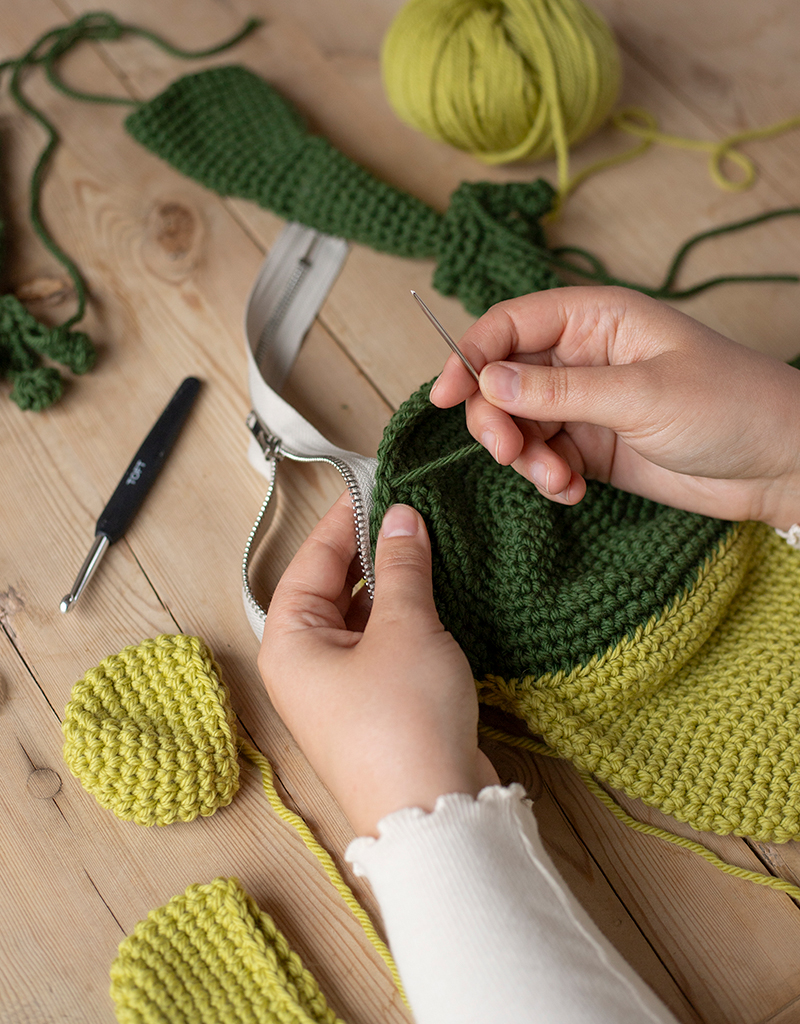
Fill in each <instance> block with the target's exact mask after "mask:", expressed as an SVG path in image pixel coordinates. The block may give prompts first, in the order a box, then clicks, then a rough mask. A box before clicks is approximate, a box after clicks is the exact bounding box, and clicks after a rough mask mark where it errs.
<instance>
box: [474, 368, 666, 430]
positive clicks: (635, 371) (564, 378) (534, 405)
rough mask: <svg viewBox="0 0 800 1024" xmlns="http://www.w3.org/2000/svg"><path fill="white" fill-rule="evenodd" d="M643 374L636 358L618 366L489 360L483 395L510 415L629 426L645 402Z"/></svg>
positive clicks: (618, 427) (646, 381)
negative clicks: (534, 363)
mask: <svg viewBox="0 0 800 1024" xmlns="http://www.w3.org/2000/svg"><path fill="white" fill-rule="evenodd" d="M648 384H649V377H648V374H647V372H646V371H644V372H643V367H642V364H641V363H631V364H623V365H621V366H536V365H530V364H525V363H514V362H498V363H489V364H488V365H487V366H485V367H484V368H483V370H482V372H481V379H480V387H481V393H482V394H483V396H484V398H486V400H487V401H488V402H490V403H491V404H492V405H494V406H496V407H497V408H499V409H502V410H503V411H504V412H507V413H508V414H509V415H511V416H521V417H524V418H525V419H530V420H538V421H540V422H552V423H578V422H580V423H594V424H596V425H597V426H601V427H611V428H612V429H613V430H617V431H620V430H623V431H624V430H628V429H633V428H634V427H635V426H636V424H637V423H638V422H639V420H640V419H641V410H642V407H643V404H644V408H647V407H648V402H647V393H649V391H650V388H649V387H648Z"/></svg>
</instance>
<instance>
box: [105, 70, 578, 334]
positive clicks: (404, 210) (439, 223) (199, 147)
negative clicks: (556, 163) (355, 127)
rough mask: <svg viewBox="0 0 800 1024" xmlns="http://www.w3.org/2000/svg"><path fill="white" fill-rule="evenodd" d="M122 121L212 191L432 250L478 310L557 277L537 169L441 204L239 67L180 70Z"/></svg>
mask: <svg viewBox="0 0 800 1024" xmlns="http://www.w3.org/2000/svg"><path fill="white" fill-rule="evenodd" d="M125 126H126V128H127V130H128V131H129V132H130V134H131V135H132V136H133V137H134V138H135V139H136V140H137V141H139V142H140V143H141V144H142V145H143V146H146V147H147V148H148V149H149V150H151V151H152V152H153V153H156V154H157V155H158V156H160V157H161V158H162V159H164V160H166V161H168V162H169V163H170V164H172V166H173V167H175V168H177V170H179V171H181V172H182V173H183V174H186V175H188V176H189V177H190V178H193V179H194V180H195V181H199V182H201V183H202V184H203V185H205V186H206V187H207V188H210V189H213V190H214V191H215V192H218V193H220V194H221V195H224V196H235V197H237V198H240V199H249V200H252V201H253V202H256V203H258V204H259V205H261V206H263V207H265V208H267V209H269V210H272V211H273V212H274V213H277V214H278V215H279V216H281V217H284V218H286V219H287V220H296V221H300V222H301V223H303V224H308V225H309V226H311V227H314V228H316V229H317V230H318V231H324V232H326V233H327V234H331V235H339V236H341V237H343V238H348V239H351V240H352V241H355V242H360V243H362V244H363V245H368V246H370V247H371V248H373V249H377V250H379V251H380V252H389V253H392V254H394V255H396V256H406V257H410V258H415V259H423V258H425V259H435V260H437V263H438V266H437V270H436V274H435V276H434V285H435V286H436V288H438V289H439V291H441V292H442V293H443V294H445V295H457V296H458V297H459V298H460V299H461V301H462V302H463V303H464V306H465V307H466V308H467V309H468V310H469V312H471V313H472V314H473V315H475V316H479V315H480V314H481V313H483V312H485V311H486V310H487V309H488V308H489V306H491V305H492V304H493V303H494V302H497V301H499V300H500V299H507V298H510V297H512V296H514V295H523V294H526V293H527V292H532V291H538V290H540V289H542V288H553V287H556V286H557V285H559V284H561V280H560V278H559V277H558V276H557V275H556V274H555V273H554V271H553V270H552V269H551V268H550V265H549V259H550V254H549V251H548V250H547V247H546V244H545V239H544V234H543V232H542V229H541V226H540V224H539V220H540V218H541V217H542V215H543V214H545V213H547V212H548V210H549V209H550V208H551V206H552V203H553V198H554V191H553V189H552V187H551V186H550V185H549V184H548V183H547V182H546V181H536V182H533V183H529V184H528V183H526V184H516V183H515V184H512V185H493V184H488V183H485V182H478V183H470V182H467V183H465V184H463V185H461V186H460V187H459V188H458V189H457V190H456V192H455V193H454V194H453V197H452V199H451V203H450V208H449V209H448V211H447V213H446V214H444V215H441V214H439V213H437V212H436V211H435V210H433V209H431V207H429V206H427V205H426V204H425V203H423V202H421V201H420V200H419V199H416V198H414V197H413V196H410V195H408V194H406V193H404V192H401V191H399V190H398V189H396V188H392V187H391V186H390V185H387V184H386V183H385V182H382V181H378V179H377V178H375V177H373V176H372V175H371V174H369V173H368V172H367V171H365V170H364V169H363V168H362V167H359V166H358V165H357V164H355V163H354V162H353V161H352V160H349V159H348V158H347V157H346V156H344V155H343V154H342V153H340V152H339V151H338V150H337V149H335V148H334V147H333V146H332V145H331V144H330V143H329V142H328V141H327V140H326V139H323V138H321V137H319V136H315V135H310V134H309V133H308V132H307V131H306V129H305V127H304V125H303V122H302V120H301V119H300V117H299V116H298V115H297V113H296V112H295V111H294V110H293V109H292V107H290V106H289V104H288V103H287V102H286V101H285V100H284V99H282V97H281V96H280V95H279V94H278V93H277V92H276V91H275V90H274V89H273V88H272V87H271V86H270V85H269V84H268V83H267V82H265V81H264V80H263V79H261V78H259V77H258V76H257V75H255V74H253V73H252V72H251V71H248V70H246V69H245V68H242V67H236V66H231V67H222V68H213V69H211V70H209V71H202V72H200V73H199V74H195V75H187V76H185V77H183V78H180V79H178V80H177V81H176V82H173V84H172V85H170V86H169V87H168V88H167V89H166V90H165V91H164V92H163V93H161V95H159V96H157V97H155V99H153V100H150V101H149V102H148V103H145V104H143V105H142V106H141V107H139V108H138V109H137V110H136V111H134V113H133V114H131V115H130V116H129V117H128V118H127V120H126V122H125Z"/></svg>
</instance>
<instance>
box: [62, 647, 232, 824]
mask: <svg viewBox="0 0 800 1024" xmlns="http://www.w3.org/2000/svg"><path fill="white" fill-rule="evenodd" d="M63 731H64V760H65V761H66V763H67V766H68V767H69V769H70V771H71V772H72V774H73V775H75V776H76V777H77V778H78V779H79V780H80V782H81V784H82V785H83V787H84V789H86V790H87V792H89V793H91V794H92V795H93V796H94V797H96V798H97V800H98V802H99V803H100V804H101V805H102V806H103V807H106V808H108V809H109V810H111V811H113V812H114V814H116V815H117V817H118V818H122V819H124V820H132V821H135V822H137V824H139V825H168V824H170V823H171V822H173V821H192V820H193V819H194V818H196V817H197V816H198V815H209V814H213V813H214V811H215V810H216V809H217V808H218V807H225V806H226V805H227V804H229V803H230V802H231V800H232V799H233V797H234V795H235V794H236V790H237V789H238V787H239V762H238V760H237V748H236V727H235V718H234V715H233V711H232V709H231V706H230V701H229V699H228V693H227V691H226V689H225V687H224V685H223V684H222V681H221V678H220V673H219V670H218V668H217V666H216V664H215V662H214V659H213V657H212V655H211V652H210V651H209V650H208V648H207V647H206V646H205V644H204V643H203V641H202V640H200V639H198V638H197V637H191V636H183V635H177V636H169V635H162V636H159V637H156V638H155V639H154V640H145V641H144V642H143V643H141V644H139V645H138V646H136V647H126V648H125V649H124V650H123V651H121V652H120V653H119V654H115V655H112V656H111V657H108V658H105V659H104V660H103V661H102V662H100V664H99V665H98V666H97V667H96V668H93V669H90V670H89V671H88V672H87V673H86V675H85V676H84V677H83V679H80V680H79V681H78V682H77V683H76V684H75V685H74V687H73V688H72V695H71V700H70V701H69V703H68V704H67V708H66V712H65V717H64V724H63Z"/></svg>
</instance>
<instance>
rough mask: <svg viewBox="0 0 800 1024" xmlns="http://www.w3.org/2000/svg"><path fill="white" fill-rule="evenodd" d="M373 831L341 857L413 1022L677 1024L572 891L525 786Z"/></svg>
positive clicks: (403, 816) (442, 806) (457, 799)
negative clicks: (373, 903)
mask: <svg viewBox="0 0 800 1024" xmlns="http://www.w3.org/2000/svg"><path fill="white" fill-rule="evenodd" d="M378 831H379V837H378V838H377V839H374V838H369V837H366V838H365V837H362V838H359V839H355V840H354V841H353V842H352V843H351V844H350V846H349V847H348V849H347V853H346V856H347V859H348V860H349V861H350V862H351V863H352V864H353V867H354V870H355V872H356V874H358V875H362V876H366V878H368V879H369V882H370V884H371V886H372V888H373V890H374V892H375V896H376V897H377V900H378V903H379V904H380V908H381V913H382V915H383V920H384V924H385V926H386V931H387V935H388V939H389V946H390V948H391V950H392V954H393V956H394V958H395V962H396V964H397V967H398V970H399V972H400V977H401V978H402V980H403V984H404V986H405V989H406V993H407V996H408V1000H409V1002H410V1004H411V1009H412V1011H413V1014H414V1018H415V1021H416V1024H509V1022H512V1021H513V1022H514V1024H522V1022H528V1021H530V1022H550V1021H552V1022H554V1024H556V1022H557V1024H675V1018H674V1017H673V1016H672V1014H671V1013H670V1012H669V1011H668V1010H667V1009H666V1007H664V1005H663V1004H662V1003H661V1002H660V1001H659V1000H658V999H657V998H656V996H655V995H654V994H653V993H652V991H651V990H650V989H649V988H648V987H647V986H646V985H645V984H644V982H643V981H642V980H641V979H640V978H639V977H638V976H637V975H636V974H635V973H634V972H633V971H632V970H631V968H630V967H629V966H628V965H627V963H626V962H625V961H624V960H623V959H622V957H621V956H620V955H619V954H618V953H617V951H616V950H615V949H614V948H613V946H611V944H610V943H609V942H608V940H607V939H606V938H605V937H604V936H603V935H602V934H601V932H600V931H599V930H598V929H597V927H596V926H595V925H594V923H593V922H592V920H591V919H590V918H589V916H588V915H587V914H586V913H585V911H584V910H583V908H582V907H581V906H580V904H579V903H578V902H577V901H576V899H575V897H574V896H573V895H572V894H571V893H570V891H569V890H568V888H567V886H566V884H565V883H564V881H563V880H562V879H561V877H560V876H559V874H558V872H557V871H556V869H555V867H554V865H553V863H552V861H551V860H550V857H549V856H548V855H547V853H546V852H545V849H544V846H543V845H542V842H541V839H540V838H539V830H538V828H537V825H536V820H535V818H534V815H533V813H532V811H531V807H530V802H529V801H528V800H526V799H525V791H524V790H523V788H522V787H521V786H519V785H516V784H514V785H511V786H509V787H502V786H491V787H489V788H487V789H484V790H483V791H482V792H481V793H480V794H479V796H478V798H477V799H473V798H472V797H470V796H467V795H465V794H459V793H454V794H451V795H448V796H443V797H440V798H439V800H438V801H437V803H436V807H435V809H434V810H433V812H432V813H430V814H428V813H425V812H424V811H422V810H420V809H419V808H407V809H405V810H401V811H397V812H395V813H394V814H391V815H389V816H388V817H386V818H384V819H383V820H382V821H381V822H380V823H379V825H378Z"/></svg>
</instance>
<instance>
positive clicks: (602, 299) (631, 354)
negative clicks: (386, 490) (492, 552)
mask: <svg viewBox="0 0 800 1024" xmlns="http://www.w3.org/2000/svg"><path fill="white" fill-rule="evenodd" d="M460 347H461V348H462V350H463V352H464V354H465V356H466V357H467V359H468V360H469V361H470V362H471V363H472V365H473V366H474V367H475V369H476V370H478V372H479V373H480V390H478V388H477V386H476V384H475V382H474V380H473V379H472V378H471V377H470V376H469V375H468V374H467V372H466V370H465V369H464V368H463V366H462V365H461V364H460V362H459V361H458V359H457V358H456V356H455V355H453V356H451V357H450V358H449V360H448V361H447V363H446V365H445V368H444V371H443V372H442V374H441V376H440V378H439V380H438V381H437V383H436V385H435V386H434V389H433V391H432V393H431V400H432V401H433V402H434V403H435V404H436V405H438V406H439V407H441V408H448V407H450V406H453V405H456V404H458V403H459V402H463V401H465V400H466V411H467V425H468V427H469V430H470V432H471V433H472V435H473V436H474V437H475V439H476V440H478V441H481V442H482V444H483V445H484V446H485V447H486V448H487V449H488V450H489V452H490V453H491V454H492V455H493V456H494V457H495V458H496V459H497V461H498V462H500V463H501V464H503V465H513V467H514V468H515V469H516V470H517V471H518V472H519V473H521V474H522V475H523V476H525V477H526V478H527V479H529V480H531V481H532V482H533V483H534V484H536V486H537V487H538V489H539V490H540V491H541V493H542V494H545V495H547V496H548V497H550V498H552V499H553V500H554V501H560V502H562V503H565V504H569V505H573V504H575V503H576V502H578V501H580V500H581V498H582V497H583V495H584V493H585V490H586V484H585V479H586V478H592V479H595V480H602V481H605V482H608V483H611V484H614V485H615V486H616V487H619V488H621V489H622V490H627V491H631V492H633V493H635V494H640V495H642V496H644V497H647V498H652V499H654V500H656V501H660V502H663V503H664V504H668V505H672V506H674V507H678V508H683V509H686V510H687V511H692V512H701V513H703V514H705V515H711V516H718V517H720V518H723V519H737V520H738V519H742V520H743V519H756V520H761V521H763V522H766V523H769V524H771V525H772V526H776V527H778V528H779V529H783V530H786V529H788V527H789V526H791V525H792V524H793V523H795V522H798V521H800V372H798V371H797V370H795V369H794V368H792V367H790V366H787V365H786V364H784V363H781V362H780V361H778V360H777V359H773V358H771V357H769V356H766V355H762V354H760V353H758V352H754V351H751V350H750V349H748V348H745V347H744V346H742V345H738V344H736V343H735V342H733V341H730V340H729V339H727V338H724V337H723V336H722V335H720V334H717V333H716V332H715V331H713V330H711V329H710V328H708V327H704V326H703V325H702V324H700V323H698V322H697V321H696V320H693V319H691V318H690V317H688V316H685V315H684V314H682V313H679V312H677V311H676V310H674V309H672V308H671V307H669V306H666V305H664V304H662V303H660V302H657V301H655V300H654V299H650V298H647V297H646V296H644V295H641V294H640V293H638V292H633V291H628V290H626V289H623V288H557V289H554V290H552V291H546V292H538V293H536V294H534V295H527V296H524V297H522V298H518V299H511V300H509V301H507V302H501V303H499V304H498V305H496V306H493V307H492V309H490V310H489V311H488V312H487V313H486V314H485V315H484V316H482V317H481V318H480V319H479V320H478V321H477V322H476V323H475V324H473V326H472V327H471V328H470V329H469V330H468V331H467V332H466V334H465V335H464V337H463V338H462V340H461V342H460ZM799 347H800V345H799Z"/></svg>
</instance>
